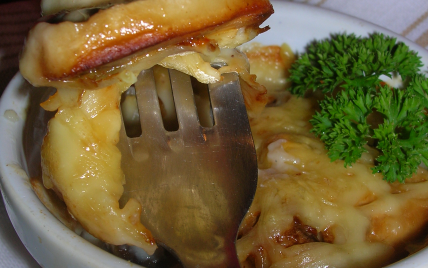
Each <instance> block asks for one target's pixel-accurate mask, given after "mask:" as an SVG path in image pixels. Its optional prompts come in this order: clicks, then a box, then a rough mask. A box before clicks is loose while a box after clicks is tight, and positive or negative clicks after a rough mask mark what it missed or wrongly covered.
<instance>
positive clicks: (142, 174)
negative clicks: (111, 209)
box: [118, 69, 257, 267]
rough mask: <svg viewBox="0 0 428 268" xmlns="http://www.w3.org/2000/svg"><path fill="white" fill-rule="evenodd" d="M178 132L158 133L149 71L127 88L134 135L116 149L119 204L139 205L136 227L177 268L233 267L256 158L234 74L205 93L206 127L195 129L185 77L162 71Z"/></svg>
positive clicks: (122, 138)
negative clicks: (138, 131)
mask: <svg viewBox="0 0 428 268" xmlns="http://www.w3.org/2000/svg"><path fill="white" fill-rule="evenodd" d="M169 73H170V80H171V86H172V92H173V96H174V103H175V106H176V111H177V120H178V124H179V129H178V130H177V131H172V132H168V131H166V130H165V129H164V126H163V123H162V118H161V111H160V108H159V103H158V97H157V94H156V84H155V80H154V76H153V71H152V69H149V70H145V71H143V72H141V74H140V75H139V77H138V82H137V83H136V84H135V89H136V97H137V102H138V109H139V114H140V122H141V127H142V135H141V136H140V137H137V138H129V137H127V136H126V131H125V128H124V126H123V124H122V129H121V133H120V142H119V144H118V147H119V149H120V150H121V152H122V168H123V171H124V173H125V177H126V184H125V186H124V187H125V193H124V197H123V198H122V199H123V200H125V201H126V200H127V199H128V198H130V197H132V198H135V199H137V200H138V201H139V202H140V203H141V205H142V213H141V222H142V223H143V224H144V225H145V226H146V227H147V228H148V229H149V230H150V231H151V232H152V234H153V236H154V238H155V239H156V242H157V244H158V245H160V246H163V247H165V248H167V249H168V250H169V251H170V252H171V253H172V254H173V255H175V256H177V257H178V259H179V260H180V262H181V263H182V264H183V266H184V267H240V264H239V261H238V258H237V255H236V248H235V241H236V237H237V232H238V228H239V225H240V223H241V221H242V219H243V217H244V215H245V214H246V212H247V211H248V209H249V207H250V205H251V203H252V200H253V197H254V194H255V191H256V187H257V158H256V152H255V148H254V143H253V138H252V135H251V130H250V126H249V121H248V117H247V112H246V109H245V105H244V100H243V96H242V93H241V89H240V84H239V79H238V76H237V74H235V73H228V74H225V75H224V79H223V81H222V82H219V83H216V84H211V85H209V94H210V100H211V106H212V113H213V118H214V126H213V127H209V128H207V127H202V126H201V125H200V124H199V121H198V116H197V112H196V107H195V103H194V96H193V91H192V84H191V80H190V77H189V76H188V75H185V74H183V73H181V72H178V71H176V70H169Z"/></svg>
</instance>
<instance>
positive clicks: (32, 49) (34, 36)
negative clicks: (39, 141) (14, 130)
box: [20, 0, 273, 89]
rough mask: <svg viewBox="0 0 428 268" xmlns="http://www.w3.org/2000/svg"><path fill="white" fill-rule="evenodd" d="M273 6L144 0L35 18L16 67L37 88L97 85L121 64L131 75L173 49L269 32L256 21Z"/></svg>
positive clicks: (264, 0) (255, 1)
mask: <svg viewBox="0 0 428 268" xmlns="http://www.w3.org/2000/svg"><path fill="white" fill-rule="evenodd" d="M272 12H273V8H272V5H271V4H270V3H269V1H268V0H244V1H243V0H232V1H231V0H217V1H208V2H207V1H188V0H179V1H171V0H144V1H134V2H130V3H125V4H117V5H114V6H112V7H110V8H108V9H105V10H100V11H99V12H97V13H96V14H94V15H93V16H91V17H90V18H89V19H88V20H87V21H84V22H70V21H66V22H61V23H58V24H50V23H46V22H40V23H38V24H37V25H36V26H35V27H34V28H33V29H32V30H31V31H30V33H29V36H28V38H27V41H26V44H25V47H24V51H23V53H22V57H21V59H20V71H21V73H22V75H23V76H24V77H25V78H26V79H27V80H29V81H30V82H31V83H32V84H33V85H35V86H53V87H62V86H63V84H64V82H66V83H67V88H72V87H73V88H82V87H84V88H85V89H88V88H103V87H106V86H108V85H111V84H114V83H116V82H118V80H117V79H116V78H117V75H118V74H119V73H120V72H122V71H123V70H125V69H126V70H128V71H133V72H134V74H135V75H137V74H138V73H139V72H140V71H141V70H142V69H148V68H151V67H152V66H153V65H155V64H157V63H159V62H160V61H162V60H163V59H164V58H166V57H168V56H171V55H175V54H179V53H181V54H182V53H185V52H202V51H201V50H206V51H211V53H215V52H218V51H219V48H233V47H236V46H237V45H240V44H242V43H243V42H247V41H249V40H251V39H252V38H254V37H255V36H256V35H258V34H259V33H261V32H264V31H265V30H267V29H268V28H266V27H265V28H263V29H260V28H259V25H260V24H261V23H262V22H263V21H264V20H265V19H267V18H268V17H269V15H270V14H272ZM189 18H191V19H189Z"/></svg>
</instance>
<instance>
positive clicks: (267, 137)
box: [237, 45, 428, 268]
mask: <svg viewBox="0 0 428 268" xmlns="http://www.w3.org/2000/svg"><path fill="white" fill-rule="evenodd" d="M245 51H246V52H247V55H248V58H249V61H250V62H251V67H252V68H251V70H252V71H254V72H255V74H256V75H257V78H258V81H260V82H261V83H264V85H265V86H266V88H267V91H268V94H269V99H272V100H273V101H272V102H271V103H272V104H271V105H269V106H267V107H265V108H264V109H263V110H262V111H261V112H260V113H259V114H257V115H255V116H254V117H253V118H252V120H251V121H250V123H251V129H252V133H253V137H254V140H255V144H256V148H257V153H258V164H259V180H258V188H257V191H256V195H255V199H254V202H253V204H252V207H251V208H250V211H249V213H248V214H247V215H246V218H245V219H244V221H243V223H242V224H241V229H240V233H239V239H238V242H237V251H238V255H239V259H240V261H241V266H242V267H245V268H254V267H295V268H301V267H346V268H352V267H367V268H370V267H371V268H374V267H384V266H386V265H388V264H390V263H392V262H394V261H397V260H399V259H401V258H403V257H406V256H408V255H409V254H412V253H414V252H415V251H417V250H418V249H421V248H422V247H424V246H426V245H427V239H426V234H427V233H428V210H427V207H428V172H427V170H426V169H425V168H423V167H420V168H419V169H418V172H417V173H416V174H414V175H413V177H412V178H410V179H407V180H406V183H404V184H402V183H398V182H395V183H388V182H387V181H385V180H383V179H382V175H381V174H379V173H378V174H372V170H371V168H372V167H373V166H374V161H375V159H376V157H377V154H378V152H376V151H375V150H369V151H368V152H367V153H364V154H363V156H362V157H361V158H360V159H359V160H358V161H357V163H355V164H353V165H352V167H347V168H345V167H344V164H343V161H334V162H331V160H330V158H329V157H328V155H327V151H326V149H325V145H324V144H323V142H322V141H320V140H319V138H317V137H316V136H315V135H314V134H313V133H311V132H310V130H311V128H312V125H311V123H310V122H309V120H310V119H311V118H312V115H313V113H315V111H316V110H317V101H316V100H317V97H319V96H317V94H312V95H307V96H306V97H305V98H303V97H296V96H292V95H291V94H290V92H288V91H287V90H286V86H287V84H286V83H284V78H285V79H286V78H287V77H286V75H285V76H284V74H286V69H287V66H289V63H290V61H293V57H289V56H288V55H289V53H290V52H289V51H288V48H287V46H282V47H279V46H260V45H252V46H250V47H249V48H246V49H245ZM279 74H282V75H279ZM281 88H282V89H281ZM281 92H282V93H281Z"/></svg>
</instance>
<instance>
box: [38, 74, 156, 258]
mask: <svg viewBox="0 0 428 268" xmlns="http://www.w3.org/2000/svg"><path fill="white" fill-rule="evenodd" d="M122 79H123V81H122V83H120V84H115V85H114V86H110V87H107V88H104V89H100V90H76V91H74V92H71V93H70V90H59V91H58V92H57V93H56V94H55V95H54V96H53V97H51V98H50V99H49V100H48V101H47V102H46V103H44V104H43V106H44V108H45V109H48V110H56V109H57V110H58V111H57V113H56V115H55V117H54V118H53V119H51V120H50V121H49V126H48V129H49V130H48V134H47V135H46V137H45V139H44V142H43V146H42V171H43V183H44V185H45V187H47V188H52V189H54V190H55V191H56V192H58V193H59V194H60V196H61V197H62V198H63V200H64V202H65V203H66V204H67V208H68V210H69V212H70V214H71V215H73V217H75V218H76V219H77V220H78V221H79V222H80V224H81V225H82V226H83V227H84V228H85V229H86V230H88V232H90V233H91V234H93V235H94V236H96V237H98V238H99V239H101V240H103V241H105V242H108V243H111V244H116V245H121V244H129V245H136V246H138V247H141V248H143V249H145V250H146V251H147V252H148V253H150V254H151V253H153V252H154V250H155V248H156V245H155V243H154V240H153V238H152V237H151V234H150V232H149V231H148V230H147V229H146V228H145V227H144V226H143V225H141V223H140V221H139V219H140V213H141V206H140V205H139V204H138V202H136V201H135V200H130V201H129V202H128V203H127V204H126V205H125V207H123V208H119V199H120V197H121V196H122V193H123V186H122V185H123V183H124V182H125V181H124V175H123V173H122V170H121V167H120V166H121V160H120V159H121V154H120V151H119V150H118V148H117V147H116V143H117V142H118V140H119V135H118V133H119V129H120V124H121V118H120V117H121V115H120V110H119V101H120V97H121V94H122V92H123V91H124V90H126V89H127V88H128V87H129V86H130V85H131V84H133V83H134V82H135V80H136V78H135V76H133V74H132V73H128V74H126V75H122Z"/></svg>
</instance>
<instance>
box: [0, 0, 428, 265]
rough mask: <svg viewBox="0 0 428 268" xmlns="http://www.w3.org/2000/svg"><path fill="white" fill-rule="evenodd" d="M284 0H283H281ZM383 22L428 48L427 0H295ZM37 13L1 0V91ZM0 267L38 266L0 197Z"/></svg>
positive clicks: (33, 5)
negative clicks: (21, 239)
mask: <svg viewBox="0 0 428 268" xmlns="http://www.w3.org/2000/svg"><path fill="white" fill-rule="evenodd" d="M284 1H286V0H284ZM295 2H302V3H306V4H309V5H316V6H319V7H321V8H326V9H331V10H335V11H339V12H342V13H345V14H349V15H352V16H355V17H358V18H361V19H364V20H367V21H369V22H372V23H375V24H378V25H380V26H383V27H385V28H387V29H389V30H392V31H394V32H396V33H398V34H401V35H403V36H404V37H407V38H408V39H410V40H412V41H414V42H416V43H418V44H419V45H421V46H422V47H425V48H427V49H428V1H427V0H295ZM39 14H40V11H39V7H38V4H37V1H20V2H15V3H9V4H0V91H1V92H2V91H3V90H4V88H5V86H6V85H7V83H8V81H9V80H10V79H11V78H12V76H13V75H14V74H15V73H16V72H17V71H18V54H19V51H20V49H21V47H22V43H23V41H24V37H25V34H26V32H27V31H28V29H29V28H30V27H31V25H32V24H33V22H34V21H35V20H36V19H37V18H38V16H39ZM0 267H1V268H3V267H4V268H8V267H13V268H20V267H31V268H35V267H40V266H39V265H38V264H37V263H36V262H35V261H34V259H33V258H32V257H31V255H30V254H29V253H28V252H27V250H26V249H25V247H24V246H23V244H22V243H21V242H20V241H19V238H18V236H17V235H16V233H15V231H14V229H13V227H12V224H11V223H10V221H9V218H8V216H7V214H6V211H5V208H4V204H3V201H1V200H0Z"/></svg>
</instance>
